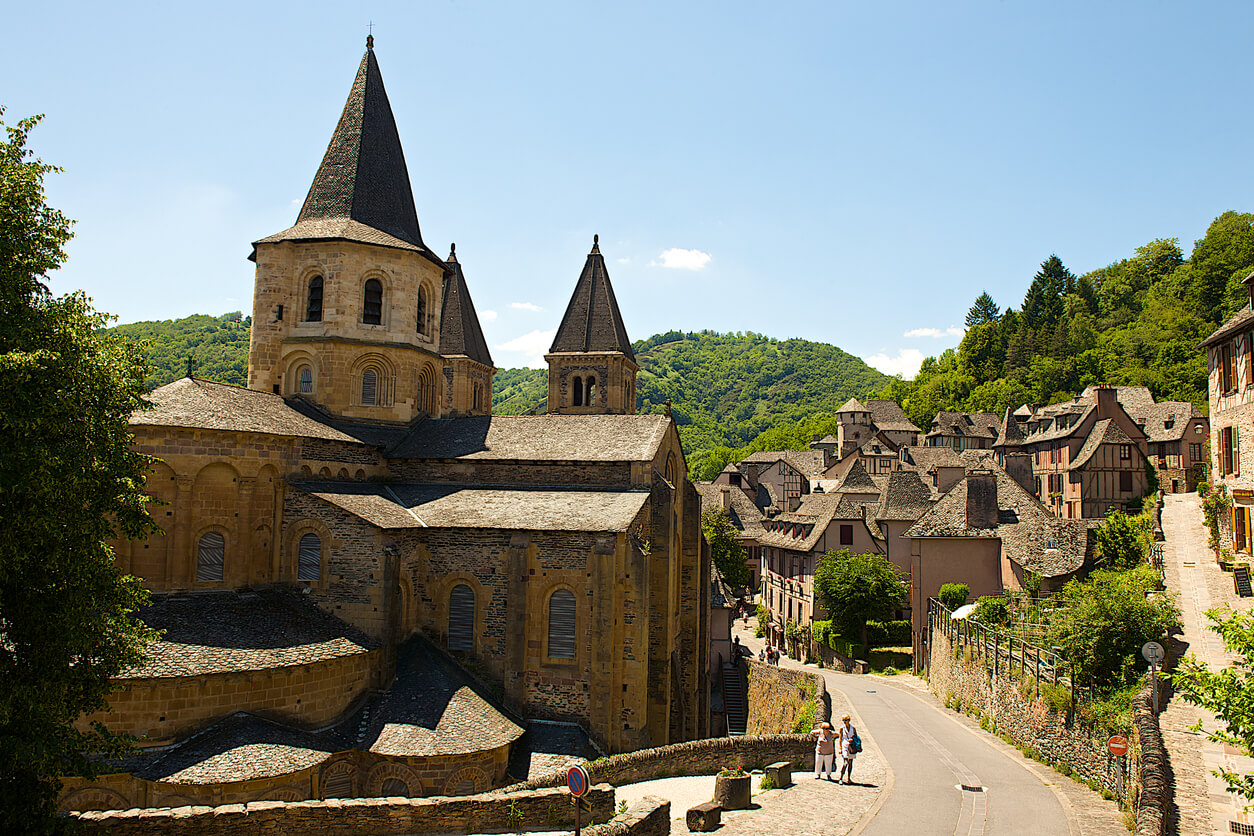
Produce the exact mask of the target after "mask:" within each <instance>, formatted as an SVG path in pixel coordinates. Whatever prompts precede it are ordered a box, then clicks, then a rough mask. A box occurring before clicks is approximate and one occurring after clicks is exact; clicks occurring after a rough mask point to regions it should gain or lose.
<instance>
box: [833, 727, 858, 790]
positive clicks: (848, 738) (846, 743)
mask: <svg viewBox="0 0 1254 836" xmlns="http://www.w3.org/2000/svg"><path fill="white" fill-rule="evenodd" d="M840 719H841V721H842V722H843V723H844V725H842V726H841V727H840V755H841V757H842V758H843V759H844V762H843V763H842V764H841V765H840V777H839V778H837V779H836V781H837V782H838V783H843V784H852V783H853V759H854V758H856V757H857V756H858V753H859V752H861V751H862V738H861V737H859V736H858V729H857V727H856V726H854V725H852V724H851V723H850V722H849V715H848V714H845V715H843V716H841V718H840ZM846 773H848V774H847V775H846Z"/></svg>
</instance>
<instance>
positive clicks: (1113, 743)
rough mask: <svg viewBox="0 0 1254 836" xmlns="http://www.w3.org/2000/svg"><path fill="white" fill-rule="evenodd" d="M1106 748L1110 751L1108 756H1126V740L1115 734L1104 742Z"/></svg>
mask: <svg viewBox="0 0 1254 836" xmlns="http://www.w3.org/2000/svg"><path fill="white" fill-rule="evenodd" d="M1106 748H1107V749H1109V750H1110V754H1112V755H1114V756H1115V757H1117V758H1122V757H1123V756H1124V755H1126V754H1128V738H1126V737H1120V736H1119V735H1117V734H1116V735H1114V736H1113V737H1111V738H1110V739H1109V740H1107V741H1106Z"/></svg>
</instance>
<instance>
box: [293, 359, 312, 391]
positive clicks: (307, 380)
mask: <svg viewBox="0 0 1254 836" xmlns="http://www.w3.org/2000/svg"><path fill="white" fill-rule="evenodd" d="M297 379H298V384H297V385H298V386H299V389H300V393H301V394H302V395H312V394H313V390H314V376H313V369H312V368H311V367H309V366H301V367H300V371H299V372H297Z"/></svg>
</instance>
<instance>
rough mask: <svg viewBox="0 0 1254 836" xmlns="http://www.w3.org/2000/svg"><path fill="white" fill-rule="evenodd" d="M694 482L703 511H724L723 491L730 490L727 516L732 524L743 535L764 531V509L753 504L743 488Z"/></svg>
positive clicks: (753, 534)
mask: <svg viewBox="0 0 1254 836" xmlns="http://www.w3.org/2000/svg"><path fill="white" fill-rule="evenodd" d="M692 484H693V486H694V487H695V488H696V489H697V493H698V494H699V495H700V496H701V511H702V513H704V512H706V511H722V510H723V491H725V490H726V491H730V492H731V493H730V496H731V511H730V513H728V515H727V516H728V517H729V518H731V521H732V525H734V526H736V528H737V529H738V530H739V531H740V533H741V536H743V537H753V538H756V537H757V535H759V534H761V533H762V511H761V509H759V508H758V506H756V505H754V504H753V501H752V500H750V499H749V497H748V496H747V495H746V494H745V492H744V491H743V490H741V489H740V488H737V487H735V486H730V487H729V486H727V485H716V484H714V483H713V482H693V483H692Z"/></svg>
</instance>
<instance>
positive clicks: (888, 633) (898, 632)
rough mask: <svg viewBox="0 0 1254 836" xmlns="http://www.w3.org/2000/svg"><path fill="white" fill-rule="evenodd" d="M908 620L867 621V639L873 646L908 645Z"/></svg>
mask: <svg viewBox="0 0 1254 836" xmlns="http://www.w3.org/2000/svg"><path fill="white" fill-rule="evenodd" d="M910 629H911V625H910V622H909V621H907V620H901V621H868V622H867V623H866V637H867V640H868V641H869V642H870V643H871V645H872V646H875V647H909V646H910Z"/></svg>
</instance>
